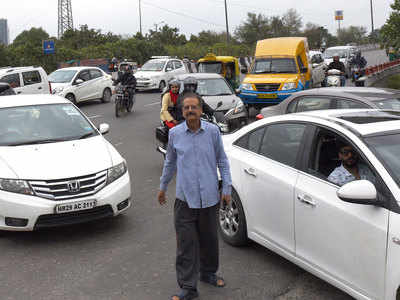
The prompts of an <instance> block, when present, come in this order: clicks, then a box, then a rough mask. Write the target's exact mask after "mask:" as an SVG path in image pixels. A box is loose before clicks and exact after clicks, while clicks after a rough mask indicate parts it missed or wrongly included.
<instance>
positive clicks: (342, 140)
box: [219, 110, 400, 300]
mask: <svg viewBox="0 0 400 300" xmlns="http://www.w3.org/2000/svg"><path fill="white" fill-rule="evenodd" d="M223 140H224V145H225V151H226V153H227V155H228V158H229V161H230V164H231V172H232V187H233V193H232V201H231V204H230V205H229V206H226V205H225V206H222V207H221V208H220V211H219V229H220V232H221V234H222V237H223V238H224V240H225V241H227V242H228V243H230V244H232V245H242V244H245V243H246V241H247V238H250V239H252V240H254V241H256V242H257V243H259V244H261V245H263V246H265V247H267V248H269V249H271V250H272V251H274V252H277V253H278V254H280V255H282V256H283V257H285V258H287V259H289V260H290V261H292V262H294V263H296V264H297V265H299V266H301V267H302V268H304V269H306V270H308V271H309V272H311V273H313V274H315V275H316V276H319V277H321V278H323V279H324V280H326V281H328V282H330V283H331V284H333V285H334V286H336V287H338V288H340V289H342V290H343V291H345V292H347V293H348V294H350V295H351V296H353V297H355V298H356V299H376V300H382V299H388V300H389V299H390V300H394V299H399V298H398V295H399V294H400V293H399V286H400V160H399V157H400V116H399V113H398V112H390V111H377V110H341V111H340V110H330V111H317V112H312V113H302V114H301V113H300V114H290V115H282V116H277V117H270V118H267V119H264V120H261V121H256V122H254V123H252V124H250V125H248V126H246V127H244V128H242V129H240V130H239V131H237V132H235V133H233V134H231V135H225V136H224V137H223ZM349 170H351V171H349ZM334 171H335V172H334ZM350 172H351V173H350ZM358 179H360V180H358Z"/></svg>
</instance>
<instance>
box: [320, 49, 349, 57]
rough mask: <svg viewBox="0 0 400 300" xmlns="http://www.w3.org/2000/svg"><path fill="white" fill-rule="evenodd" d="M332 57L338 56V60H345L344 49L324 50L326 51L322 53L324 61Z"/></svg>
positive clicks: (345, 51)
mask: <svg viewBox="0 0 400 300" xmlns="http://www.w3.org/2000/svg"><path fill="white" fill-rule="evenodd" d="M334 55H339V57H340V58H346V57H347V50H345V49H326V51H325V52H324V58H325V59H326V58H327V59H330V58H333V56H334Z"/></svg>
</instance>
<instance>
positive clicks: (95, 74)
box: [90, 69, 103, 79]
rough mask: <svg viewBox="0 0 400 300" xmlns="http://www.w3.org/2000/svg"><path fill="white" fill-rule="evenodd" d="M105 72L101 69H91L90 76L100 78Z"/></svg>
mask: <svg viewBox="0 0 400 300" xmlns="http://www.w3.org/2000/svg"><path fill="white" fill-rule="evenodd" d="M102 76H103V73H101V71H99V70H96V69H91V70H90V78H91V79H95V78H99V77H102Z"/></svg>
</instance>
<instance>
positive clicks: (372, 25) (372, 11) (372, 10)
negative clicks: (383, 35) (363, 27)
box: [370, 0, 374, 33]
mask: <svg viewBox="0 0 400 300" xmlns="http://www.w3.org/2000/svg"><path fill="white" fill-rule="evenodd" d="M370 3H371V28H372V31H371V33H374V9H373V6H372V0H370Z"/></svg>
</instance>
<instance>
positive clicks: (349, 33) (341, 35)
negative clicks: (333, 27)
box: [337, 26, 367, 45]
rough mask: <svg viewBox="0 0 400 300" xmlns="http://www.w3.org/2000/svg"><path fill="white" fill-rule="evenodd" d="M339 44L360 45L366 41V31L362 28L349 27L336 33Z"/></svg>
mask: <svg viewBox="0 0 400 300" xmlns="http://www.w3.org/2000/svg"><path fill="white" fill-rule="evenodd" d="M337 36H338V39H339V42H340V43H341V44H343V45H345V44H349V43H357V44H362V43H364V42H365V41H366V39H367V29H366V28H365V27H363V26H350V27H347V28H343V29H340V30H339V31H338V35H337Z"/></svg>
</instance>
